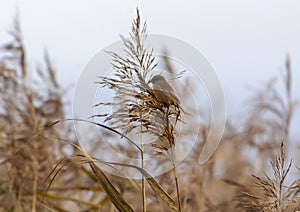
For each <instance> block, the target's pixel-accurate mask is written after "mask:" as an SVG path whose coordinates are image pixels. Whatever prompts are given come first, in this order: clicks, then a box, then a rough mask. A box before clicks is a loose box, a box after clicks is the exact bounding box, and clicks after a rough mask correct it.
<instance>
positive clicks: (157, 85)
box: [150, 75, 180, 108]
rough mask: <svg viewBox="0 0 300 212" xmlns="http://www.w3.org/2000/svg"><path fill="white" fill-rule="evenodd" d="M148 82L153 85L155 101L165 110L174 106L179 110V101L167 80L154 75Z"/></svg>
mask: <svg viewBox="0 0 300 212" xmlns="http://www.w3.org/2000/svg"><path fill="white" fill-rule="evenodd" d="M150 82H151V83H152V84H153V89H152V90H153V93H154V96H155V97H156V99H157V100H158V101H159V102H160V103H161V104H162V105H163V106H164V107H166V108H169V107H171V106H172V105H174V106H175V107H177V108H179V104H180V101H179V99H178V97H177V95H176V93H175V91H174V89H173V88H172V87H171V85H170V84H169V83H168V82H167V80H166V79H165V78H164V77H163V76H162V75H155V76H154V77H152V78H151V80H150Z"/></svg>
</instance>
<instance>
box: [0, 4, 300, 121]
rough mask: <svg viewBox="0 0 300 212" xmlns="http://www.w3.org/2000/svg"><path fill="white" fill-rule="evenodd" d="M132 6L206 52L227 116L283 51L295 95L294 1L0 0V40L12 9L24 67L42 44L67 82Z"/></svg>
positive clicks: (277, 66) (277, 65)
mask: <svg viewBox="0 0 300 212" xmlns="http://www.w3.org/2000/svg"><path fill="white" fill-rule="evenodd" d="M136 6H139V8H140V10H141V15H142V18H143V19H146V20H147V23H148V31H149V33H154V34H162V35H169V36H172V37H176V38H178V39H181V40H184V41H186V42H187V43H189V44H191V45H192V46H194V47H195V48H197V49H198V50H199V51H200V52H202V53H203V55H205V57H206V58H207V59H208V60H209V62H210V63H211V65H212V66H213V67H214V69H215V70H216V72H217V73H218V75H219V77H220V79H221V81H222V83H223V85H224V88H225V93H226V99H227V105H228V112H229V114H230V115H233V116H234V115H235V112H236V111H240V108H241V107H243V105H242V104H241V103H242V101H243V100H244V99H245V97H246V96H247V92H249V91H248V90H247V86H254V87H257V86H259V85H262V83H264V82H266V81H267V80H268V79H270V78H271V77H272V76H274V75H278V74H279V71H280V70H282V69H283V65H284V60H285V56H286V54H289V55H290V56H291V59H292V68H293V74H294V80H297V83H298V84H294V96H295V97H298V98H299V99H300V1H299V0H287V1H282V0H280V1H279V0H264V1H262V0H243V1H241V0H228V1H216V0H197V1H196V0H195V1H191V0H187V1H183V0H180V1H179V0H163V1H162V0H160V1H158V0H144V1H129V0H106V1H104V0H87V1H74V0H73V1H70V0H64V1H59V0H51V1H38V0H26V1H24V0H23V1H21V0H19V1H18V0H0V42H1V43H2V42H4V41H7V40H9V36H8V35H7V30H8V29H10V26H11V23H12V20H13V17H14V15H15V13H16V10H17V8H18V10H19V13H20V17H21V26H22V30H23V34H24V39H25V45H26V47H27V51H28V55H29V59H30V61H31V64H30V65H31V66H32V67H34V66H35V65H36V64H37V63H36V62H37V61H39V60H40V58H41V55H42V52H43V49H44V48H48V49H49V52H50V55H51V57H52V59H53V61H54V64H55V67H56V68H57V70H58V77H59V81H60V82H61V83H63V84H65V85H68V84H71V83H75V82H76V80H77V78H78V77H79V74H80V72H81V71H82V70H83V68H84V67H85V65H86V64H87V63H88V61H89V60H90V59H91V57H93V56H94V54H96V53H97V52H98V51H100V50H101V49H102V48H104V47H105V46H107V45H109V44H111V43H112V42H114V41H116V40H118V39H119V34H122V35H127V34H128V31H129V30H130V25H131V21H132V19H133V18H134V17H135V8H136ZM296 90H297V91H298V92H296ZM298 117H299V110H298ZM294 123H297V124H298V126H299V123H300V120H299V118H298V119H295V120H294Z"/></svg>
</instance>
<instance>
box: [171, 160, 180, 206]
mask: <svg viewBox="0 0 300 212" xmlns="http://www.w3.org/2000/svg"><path fill="white" fill-rule="evenodd" d="M173 174H174V178H175V185H176V193H177V202H178V211H179V212H182V209H181V201H180V199H181V198H180V191H179V180H178V175H177V169H176V163H175V160H174V159H173Z"/></svg>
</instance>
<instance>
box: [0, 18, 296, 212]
mask: <svg viewBox="0 0 300 212" xmlns="http://www.w3.org/2000/svg"><path fill="white" fill-rule="evenodd" d="M10 34H11V36H12V41H11V42H9V43H7V44H3V45H2V46H1V57H0V58H1V59H0V81H1V82H0V89H1V92H0V211H116V210H119V211H146V210H147V211H191V212H192V211H297V210H300V199H299V197H300V193H299V191H300V178H299V173H296V174H295V172H293V173H292V172H291V170H292V169H293V168H295V165H294V164H293V161H292V160H290V159H289V158H291V157H289V156H288V155H287V154H286V149H287V147H288V146H290V144H291V143H290V140H289V129H290V123H291V119H292V117H293V111H294V110H295V101H294V100H293V98H292V93H291V90H292V71H291V65H290V60H289V58H287V59H286V63H285V70H284V73H283V75H282V76H281V77H280V78H278V79H277V80H282V82H283V83H282V84H283V85H284V86H283V87H282V88H280V87H278V84H276V80H272V81H270V83H268V84H267V85H266V87H265V88H264V89H261V90H259V91H255V92H254V95H253V96H252V98H250V99H249V103H248V105H249V108H248V109H247V111H246V112H245V115H244V117H243V118H242V119H241V123H238V126H239V127H237V126H235V125H233V124H230V123H229V122H228V123H227V127H226V129H225V133H224V136H223V138H222V141H221V144H220V145H219V147H218V150H217V152H216V153H215V154H214V156H213V157H212V158H211V159H210V160H209V161H208V162H207V163H206V164H205V165H203V166H200V165H199V164H198V163H197V161H198V156H199V153H200V152H201V148H202V146H203V143H204V142H205V138H206V135H207V129H208V127H209V124H208V123H205V122H203V123H194V122H193V123H191V124H192V125H193V126H195V124H197V125H198V126H199V129H201V132H202V134H201V135H200V138H199V141H198V143H197V145H196V146H195V147H194V149H193V152H191V154H190V155H189V156H188V157H187V158H186V159H185V160H184V161H183V162H182V163H180V164H176V162H175V157H176V156H175V152H174V146H175V145H176V142H175V141H176V139H175V137H176V136H177V133H176V130H177V128H176V126H177V124H178V123H180V122H184V117H186V116H188V113H192V112H193V108H184V110H185V111H187V112H188V113H185V112H183V111H182V108H180V107H179V105H177V104H173V105H172V104H164V102H162V101H161V99H160V98H158V96H157V95H155V92H154V90H153V89H152V87H151V86H150V85H151V84H149V81H150V80H151V78H152V77H153V74H152V70H153V69H155V67H156V63H155V57H154V56H153V55H152V52H151V49H150V50H149V49H146V48H145V47H144V46H143V40H144V39H145V37H146V36H147V27H146V25H142V24H141V20H140V16H139V13H138V12H137V18H136V19H135V20H134V22H133V25H132V31H131V33H130V36H129V38H128V39H127V38H122V39H123V42H124V48H125V50H126V51H127V53H128V54H127V57H126V58H123V57H121V56H119V55H118V54H116V53H112V52H111V53H110V54H111V56H112V66H113V68H114V70H115V75H114V76H113V77H112V78H110V77H103V78H100V81H99V83H100V84H101V85H103V86H104V87H106V88H108V89H112V90H113V91H114V92H115V95H116V98H115V100H116V101H114V102H105V103H99V104H97V105H96V107H103V106H114V107H117V106H120V105H121V107H119V108H118V109H116V110H115V111H113V113H111V114H97V115H95V116H97V117H105V118H106V119H105V122H103V123H96V122H92V121H88V120H85V121H87V122H90V123H91V124H96V125H98V126H99V128H101V130H103V131H105V132H106V134H105V135H106V137H105V138H104V140H105V142H109V140H111V139H114V140H117V141H118V140H120V136H122V138H123V140H124V138H125V140H126V142H124V141H123V140H122V145H121V144H120V145H119V146H118V148H120V150H121V151H122V152H125V153H124V154H128V155H131V156H137V157H138V158H140V165H139V166H137V165H131V164H126V162H123V163H119V164H116V163H109V162H107V161H100V160H96V159H95V158H92V157H91V156H89V155H87V154H86V153H85V152H83V151H82V149H81V148H80V144H79V143H78V141H77V140H76V136H75V135H74V132H73V131H72V128H71V127H70V126H69V125H68V124H69V122H67V121H64V120H66V119H65V118H66V117H65V115H64V103H63V96H62V94H63V93H64V92H63V88H61V87H60V86H59V85H58V83H57V81H56V76H55V70H54V68H53V66H52V63H51V60H50V59H49V56H48V54H47V52H46V53H45V60H44V65H43V66H41V67H40V68H37V69H34V70H33V69H31V68H29V67H31V66H28V61H27V60H26V49H25V47H24V44H23V40H22V36H21V31H20V25H19V23H18V19H16V20H15V21H14V25H13V28H12V31H11V32H10ZM282 91H283V92H282ZM181 96H182V95H181ZM77 121H84V120H77ZM130 134H138V135H143V136H141V137H139V141H138V142H135V141H132V139H131V138H130V137H129V135H130ZM89 139H91V140H93V139H97V138H89ZM145 139H152V140H151V145H146V144H145ZM249 152H251V153H250V154H249ZM147 155H156V156H157V157H162V156H166V155H168V156H169V157H166V158H168V159H169V160H171V162H172V164H173V169H172V171H170V172H168V173H165V174H163V175H161V176H158V177H155V178H154V177H152V176H151V173H148V172H146V171H145V170H144V169H143V168H144V165H145V164H144V157H145V156H147ZM292 157H293V156H292ZM270 162H271V163H270ZM270 164H271V165H270ZM108 165H109V166H113V167H115V168H116V169H120V167H126V166H127V167H131V168H132V169H133V170H134V171H135V172H138V173H139V174H141V175H142V176H143V179H142V180H140V181H139V180H130V179H126V178H121V177H117V176H114V175H111V174H109V173H106V172H103V170H102V168H101V167H103V166H108ZM157 166H159V164H158V165H157ZM296 169H298V168H297V167H296ZM298 171H300V170H298ZM266 173H268V174H266ZM290 174H293V176H291V177H294V178H295V179H294V181H293V180H288V179H287V178H288V177H289V176H290ZM291 177H289V178H291Z"/></svg>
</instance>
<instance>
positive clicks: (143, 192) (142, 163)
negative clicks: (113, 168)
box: [140, 123, 147, 212]
mask: <svg viewBox="0 0 300 212" xmlns="http://www.w3.org/2000/svg"><path fill="white" fill-rule="evenodd" d="M140 129H141V131H140V135H141V167H142V169H143V170H144V152H145V144H144V137H143V125H142V123H141V128H140ZM142 198H143V212H146V209H147V201H146V184H145V178H144V176H143V175H142Z"/></svg>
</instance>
